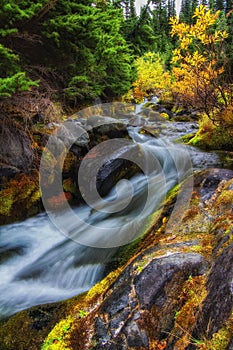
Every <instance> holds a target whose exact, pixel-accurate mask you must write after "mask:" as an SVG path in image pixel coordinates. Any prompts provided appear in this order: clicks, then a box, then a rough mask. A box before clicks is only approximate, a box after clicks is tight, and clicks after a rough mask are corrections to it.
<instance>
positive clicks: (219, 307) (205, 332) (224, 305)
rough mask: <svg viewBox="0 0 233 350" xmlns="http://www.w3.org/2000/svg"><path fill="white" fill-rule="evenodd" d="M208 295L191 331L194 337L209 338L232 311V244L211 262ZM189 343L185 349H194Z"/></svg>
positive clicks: (221, 325)
mask: <svg viewBox="0 0 233 350" xmlns="http://www.w3.org/2000/svg"><path fill="white" fill-rule="evenodd" d="M207 290H208V295H207V297H206V299H205V300H204V302H203V305H202V309H201V311H200V312H199V316H198V318H197V323H196V327H195V329H194V331H193V334H192V336H193V338H194V339H203V338H205V337H207V338H211V336H212V335H213V334H214V333H217V332H218V330H219V329H220V328H221V327H223V325H224V322H226V321H227V319H228V318H229V317H230V316H231V314H232V311H233V244H231V245H230V246H228V247H227V248H226V249H225V250H224V251H223V252H222V254H221V255H220V256H219V257H218V259H217V260H216V262H215V263H214V264H213V266H212V268H211V270H210V274H209V277H208V281H207ZM195 348H196V347H194V346H193V345H190V346H189V347H188V348H187V349H189V350H191V349H195Z"/></svg>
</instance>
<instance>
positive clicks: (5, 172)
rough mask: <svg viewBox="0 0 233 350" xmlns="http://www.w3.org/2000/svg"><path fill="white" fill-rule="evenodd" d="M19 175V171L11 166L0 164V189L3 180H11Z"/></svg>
mask: <svg viewBox="0 0 233 350" xmlns="http://www.w3.org/2000/svg"><path fill="white" fill-rule="evenodd" d="M19 173H20V170H19V169H18V168H16V167H14V166H11V165H7V164H3V163H0V187H1V184H2V179H3V178H7V179H11V178H13V177H14V176H15V175H16V174H19Z"/></svg>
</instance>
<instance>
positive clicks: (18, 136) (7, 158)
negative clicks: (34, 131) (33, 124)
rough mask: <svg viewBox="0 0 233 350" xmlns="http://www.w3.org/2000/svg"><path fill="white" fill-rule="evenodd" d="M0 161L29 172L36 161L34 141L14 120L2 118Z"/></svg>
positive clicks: (0, 126) (0, 123)
mask: <svg viewBox="0 0 233 350" xmlns="http://www.w3.org/2000/svg"><path fill="white" fill-rule="evenodd" d="M0 134H1V138H0V149H1V154H0V162H2V163H4V164H7V165H9V166H12V167H15V168H18V169H19V170H21V171H24V172H27V171H29V170H30V169H31V167H32V165H33V162H34V151H33V148H32V146H31V144H32V141H31V139H30V138H29V137H28V135H27V134H26V132H24V131H23V130H22V129H20V128H19V127H18V126H17V125H16V124H15V123H14V122H13V121H10V120H9V119H6V118H0Z"/></svg>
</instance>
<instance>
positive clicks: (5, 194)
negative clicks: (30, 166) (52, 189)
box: [0, 171, 41, 224]
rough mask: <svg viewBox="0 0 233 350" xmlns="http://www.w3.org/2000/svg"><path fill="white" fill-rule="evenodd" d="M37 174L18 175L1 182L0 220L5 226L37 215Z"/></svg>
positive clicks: (38, 206) (38, 194)
mask: <svg viewBox="0 0 233 350" xmlns="http://www.w3.org/2000/svg"><path fill="white" fill-rule="evenodd" d="M40 206H41V203H40V190H39V174H38V172H37V171H34V172H32V173H31V174H28V175H27V174H18V175H16V176H15V177H14V179H12V180H10V181H7V180H5V181H4V180H3V185H2V190H1V191H0V220H1V223H3V224H5V223H8V222H10V221H14V220H17V219H21V218H23V217H25V216H26V217H27V216H30V215H33V214H36V213H38V211H39V210H40Z"/></svg>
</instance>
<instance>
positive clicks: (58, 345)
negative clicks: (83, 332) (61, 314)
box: [41, 316, 73, 350]
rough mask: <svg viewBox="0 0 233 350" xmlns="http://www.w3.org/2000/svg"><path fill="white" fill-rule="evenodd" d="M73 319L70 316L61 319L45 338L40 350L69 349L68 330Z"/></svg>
mask: <svg viewBox="0 0 233 350" xmlns="http://www.w3.org/2000/svg"><path fill="white" fill-rule="evenodd" d="M72 322H73V320H72V318H71V317H70V316H68V317H67V318H65V319H64V320H61V321H60V322H59V323H57V324H56V326H55V327H54V328H53V330H52V331H51V332H50V333H49V335H48V337H47V338H46V340H45V342H44V344H43V346H42V348H41V349H42V350H70V347H69V346H68V344H67V342H68V339H69V336H68V335H69V330H70V328H71V324H72Z"/></svg>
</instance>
